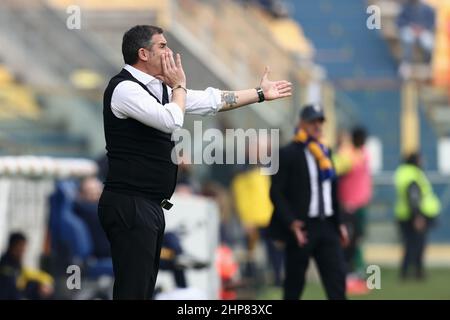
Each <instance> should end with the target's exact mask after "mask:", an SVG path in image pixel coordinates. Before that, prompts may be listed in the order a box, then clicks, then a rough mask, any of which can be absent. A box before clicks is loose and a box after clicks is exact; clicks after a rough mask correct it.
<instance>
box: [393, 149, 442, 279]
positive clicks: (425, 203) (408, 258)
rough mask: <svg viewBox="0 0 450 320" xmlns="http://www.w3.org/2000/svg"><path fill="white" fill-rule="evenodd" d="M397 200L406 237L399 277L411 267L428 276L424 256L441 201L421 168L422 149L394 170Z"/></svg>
mask: <svg viewBox="0 0 450 320" xmlns="http://www.w3.org/2000/svg"><path fill="white" fill-rule="evenodd" d="M395 187H396V193H397V201H396V204H395V217H396V219H397V221H398V222H399V225H400V231H401V234H402V238H403V246H404V256H403V260H402V262H401V267H400V277H401V278H402V279H406V278H407V277H408V276H409V273H408V272H409V271H410V267H411V266H413V267H414V268H415V270H414V271H415V273H414V276H415V277H416V278H417V279H423V278H424V277H425V274H424V267H423V256H424V252H425V247H426V238H427V234H428V231H429V229H430V226H431V225H432V223H433V221H434V219H435V218H436V216H437V215H439V212H440V202H439V199H438V198H437V197H436V195H435V194H434V193H433V189H432V186H431V184H430V182H429V180H428V179H427V177H426V175H425V173H424V172H423V170H422V169H421V158H420V155H419V153H412V154H411V155H409V156H408V157H407V158H406V159H405V162H404V163H403V164H401V165H400V166H399V167H398V168H397V170H396V172H395Z"/></svg>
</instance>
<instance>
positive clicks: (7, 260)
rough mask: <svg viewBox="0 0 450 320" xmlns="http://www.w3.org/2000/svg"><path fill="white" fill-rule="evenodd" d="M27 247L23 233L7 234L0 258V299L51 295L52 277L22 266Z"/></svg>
mask: <svg viewBox="0 0 450 320" xmlns="http://www.w3.org/2000/svg"><path fill="white" fill-rule="evenodd" d="M26 248H27V239H26V237H25V235H24V234H22V233H20V232H17V233H12V234H11V235H10V236H9V241H8V248H7V249H6V252H5V253H4V254H3V256H2V257H1V259H0V300H20V299H30V300H42V299H50V298H51V297H52V295H53V291H54V290H53V278H52V277H51V276H50V275H49V274H47V273H45V272H43V271H39V270H35V269H31V268H27V267H25V266H23V259H24V255H25V252H26Z"/></svg>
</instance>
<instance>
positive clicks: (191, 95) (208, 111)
mask: <svg viewBox="0 0 450 320" xmlns="http://www.w3.org/2000/svg"><path fill="white" fill-rule="evenodd" d="M222 105H223V104H222V101H221V91H220V90H219V89H216V88H211V87H209V88H206V89H205V90H188V92H187V95H186V113H189V114H196V115H201V116H208V115H215V114H216V113H217V112H218V111H219V110H220V109H221V108H222Z"/></svg>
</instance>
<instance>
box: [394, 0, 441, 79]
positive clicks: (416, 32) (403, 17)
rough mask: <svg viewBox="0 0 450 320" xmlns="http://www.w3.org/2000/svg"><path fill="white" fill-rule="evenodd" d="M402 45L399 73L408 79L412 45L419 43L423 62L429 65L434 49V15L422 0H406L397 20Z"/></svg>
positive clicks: (431, 9)
mask: <svg viewBox="0 0 450 320" xmlns="http://www.w3.org/2000/svg"><path fill="white" fill-rule="evenodd" d="M397 26H398V29H399V32H400V41H401V44H402V62H401V64H400V69H399V73H400V75H401V76H402V77H404V78H408V77H409V76H410V74H411V63H412V58H413V50H414V45H415V44H416V43H419V45H420V48H421V49H422V51H423V54H424V60H425V61H424V62H425V63H426V64H430V62H431V57H432V53H433V49H434V31H435V13H434V10H433V8H432V7H430V6H429V5H427V4H425V3H422V0H408V1H407V2H406V3H405V4H404V5H403V7H402V10H401V12H400V14H399V16H398V18H397Z"/></svg>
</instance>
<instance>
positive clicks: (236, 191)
mask: <svg viewBox="0 0 450 320" xmlns="http://www.w3.org/2000/svg"><path fill="white" fill-rule="evenodd" d="M260 170H261V167H259V166H257V165H255V166H250V165H249V166H246V167H245V168H244V170H242V171H241V172H239V173H238V174H236V176H235V177H234V178H233V180H232V183H231V189H232V195H233V199H234V207H235V210H236V212H237V214H238V216H239V219H240V222H241V224H242V226H243V227H244V230H245V236H246V245H247V264H246V270H245V272H244V273H245V274H246V275H247V276H248V277H250V278H254V276H255V271H256V270H255V266H256V264H255V257H254V255H255V249H256V246H257V244H258V242H259V240H260V238H262V240H263V241H264V243H265V246H266V252H267V257H268V259H269V261H270V263H271V265H272V268H273V275H274V284H275V285H276V286H281V283H282V279H281V272H282V271H281V270H282V259H283V258H282V252H281V251H280V249H278V248H277V247H275V245H274V243H273V242H272V240H271V239H270V238H269V237H268V234H267V226H268V225H269V222H270V219H271V217H272V212H273V205H272V201H271V200H270V196H269V193H270V176H267V175H263V174H261V172H260Z"/></svg>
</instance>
